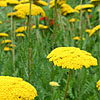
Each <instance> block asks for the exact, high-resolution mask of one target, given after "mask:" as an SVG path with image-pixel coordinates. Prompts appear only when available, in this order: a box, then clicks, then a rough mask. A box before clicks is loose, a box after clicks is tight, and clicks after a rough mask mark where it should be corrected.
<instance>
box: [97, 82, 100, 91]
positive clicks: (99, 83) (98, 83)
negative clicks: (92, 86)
mask: <svg viewBox="0 0 100 100" xmlns="http://www.w3.org/2000/svg"><path fill="white" fill-rule="evenodd" d="M96 87H97V88H98V91H100V80H99V81H98V82H97V85H96Z"/></svg>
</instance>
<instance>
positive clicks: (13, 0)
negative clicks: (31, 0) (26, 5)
mask: <svg viewBox="0 0 100 100" xmlns="http://www.w3.org/2000/svg"><path fill="white" fill-rule="evenodd" d="M6 2H7V4H9V5H17V4H20V2H19V1H18V0H6Z"/></svg>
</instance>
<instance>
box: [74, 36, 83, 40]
mask: <svg viewBox="0 0 100 100" xmlns="http://www.w3.org/2000/svg"><path fill="white" fill-rule="evenodd" d="M73 40H78V41H80V37H78V36H75V37H73ZM82 40H85V38H84V37H83V38H82Z"/></svg>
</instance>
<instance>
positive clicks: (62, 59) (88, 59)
mask: <svg viewBox="0 0 100 100" xmlns="http://www.w3.org/2000/svg"><path fill="white" fill-rule="evenodd" d="M47 58H49V61H52V62H53V63H54V65H57V66H58V67H60V66H61V67H62V68H68V69H75V70H76V69H81V68H82V67H83V66H84V67H85V68H88V67H90V66H92V65H93V66H96V65H97V59H96V58H94V57H92V56H91V54H90V53H88V52H86V51H84V50H80V49H79V48H76V47H58V48H56V49H54V50H52V51H51V53H50V54H49V55H48V56H47Z"/></svg>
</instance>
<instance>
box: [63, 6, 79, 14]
mask: <svg viewBox="0 0 100 100" xmlns="http://www.w3.org/2000/svg"><path fill="white" fill-rule="evenodd" d="M75 12H77V13H79V11H77V10H75V9H73V8H72V7H71V6H70V5H68V4H62V5H61V13H62V15H67V14H72V13H75Z"/></svg>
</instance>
